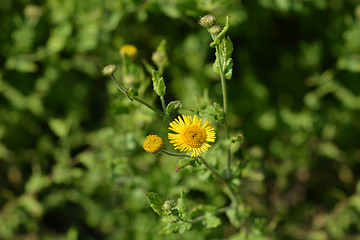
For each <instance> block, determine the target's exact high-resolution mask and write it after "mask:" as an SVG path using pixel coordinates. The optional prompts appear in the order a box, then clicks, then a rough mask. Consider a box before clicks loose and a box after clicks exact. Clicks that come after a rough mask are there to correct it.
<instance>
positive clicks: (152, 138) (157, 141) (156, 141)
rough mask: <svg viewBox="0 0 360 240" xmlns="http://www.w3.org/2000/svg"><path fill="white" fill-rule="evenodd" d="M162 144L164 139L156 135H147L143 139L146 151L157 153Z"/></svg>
mask: <svg viewBox="0 0 360 240" xmlns="http://www.w3.org/2000/svg"><path fill="white" fill-rule="evenodd" d="M163 146H164V141H163V139H162V138H161V137H159V136H158V135H149V136H147V137H146V139H145V141H144V146H143V147H144V149H145V151H147V152H148V153H152V154H154V153H157V152H159V151H160V150H161V149H162V148H163Z"/></svg>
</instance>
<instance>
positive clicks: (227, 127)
mask: <svg viewBox="0 0 360 240" xmlns="http://www.w3.org/2000/svg"><path fill="white" fill-rule="evenodd" d="M210 35H211V37H212V39H213V40H215V38H216V35H214V34H210ZM215 51H216V58H217V59H218V63H219V73H220V79H221V89H222V96H223V112H224V128H225V136H226V139H227V140H228V139H230V135H229V126H228V117H227V110H228V106H227V93H226V79H225V74H224V71H223V70H224V69H223V67H224V66H223V62H222V59H221V55H220V50H219V45H216V46H215ZM226 148H227V149H226V155H227V166H226V179H227V180H228V181H229V180H230V177H231V172H230V167H231V151H230V144H228V146H227V147H226Z"/></svg>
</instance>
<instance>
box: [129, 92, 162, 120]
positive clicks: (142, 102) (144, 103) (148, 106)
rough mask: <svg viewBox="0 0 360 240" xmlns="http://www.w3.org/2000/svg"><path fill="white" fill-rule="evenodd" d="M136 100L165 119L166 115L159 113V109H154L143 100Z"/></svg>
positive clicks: (135, 98)
mask: <svg viewBox="0 0 360 240" xmlns="http://www.w3.org/2000/svg"><path fill="white" fill-rule="evenodd" d="M134 100H135V101H137V102H139V103H141V104H143V105H144V106H146V107H147V108H149V109H151V110H153V111H154V112H156V113H157V114H159V115H160V116H161V117H164V113H163V112H161V111H159V110H158V109H156V108H154V107H153V106H151V105H149V104H147V103H146V102H144V101H143V100H141V99H140V98H137V97H134Z"/></svg>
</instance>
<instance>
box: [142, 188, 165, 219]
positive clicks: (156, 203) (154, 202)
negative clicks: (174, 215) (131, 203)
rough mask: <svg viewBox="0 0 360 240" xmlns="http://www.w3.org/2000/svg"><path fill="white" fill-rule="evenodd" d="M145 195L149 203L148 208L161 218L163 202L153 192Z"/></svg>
mask: <svg viewBox="0 0 360 240" xmlns="http://www.w3.org/2000/svg"><path fill="white" fill-rule="evenodd" d="M145 195H146V197H147V199H148V201H149V203H150V207H151V208H152V209H153V210H154V212H156V213H157V214H158V215H160V216H162V215H163V209H162V205H163V204H164V202H163V200H161V199H160V198H159V196H158V195H157V194H156V193H153V192H148V193H145Z"/></svg>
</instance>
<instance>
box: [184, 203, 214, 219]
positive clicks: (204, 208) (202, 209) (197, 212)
mask: <svg viewBox="0 0 360 240" xmlns="http://www.w3.org/2000/svg"><path fill="white" fill-rule="evenodd" d="M215 210H216V207H215V206H212V205H204V204H200V205H197V206H196V207H194V208H192V209H191V211H190V217H191V218H197V217H199V216H201V215H204V214H205V213H206V212H213V211H215Z"/></svg>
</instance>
